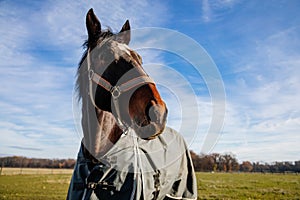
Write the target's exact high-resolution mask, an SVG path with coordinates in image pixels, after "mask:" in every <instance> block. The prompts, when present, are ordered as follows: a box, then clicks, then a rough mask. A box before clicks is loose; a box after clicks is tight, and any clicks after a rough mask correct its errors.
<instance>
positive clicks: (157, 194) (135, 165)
mask: <svg viewBox="0 0 300 200" xmlns="http://www.w3.org/2000/svg"><path fill="white" fill-rule="evenodd" d="M82 148H83V147H82V146H81V148H80V150H79V153H78V158H77V163H76V165H75V168H74V173H73V176H72V180H71V183H70V187H69V191H68V196H67V199H72V200H75V199H85V200H87V199H99V200H127V199H128V200H131V199H132V200H140V199H143V200H161V199H197V181H196V177H195V173H194V168H193V165H192V161H191V157H190V153H189V150H188V148H187V146H186V143H185V141H184V139H183V138H182V136H181V135H180V134H178V133H177V132H176V131H174V130H173V129H171V128H166V129H165V131H164V132H163V133H162V134H161V135H159V136H158V137H157V138H156V139H153V140H143V139H140V138H138V137H136V136H135V134H134V132H133V130H130V131H129V133H128V134H127V135H124V136H122V137H121V138H120V139H119V141H118V142H117V143H116V144H115V145H114V146H113V148H111V149H110V150H109V151H108V152H107V153H106V154H105V155H104V156H103V158H101V160H100V161H101V162H100V163H98V164H95V163H93V162H92V161H91V160H89V159H87V158H85V157H84V155H83V149H82Z"/></svg>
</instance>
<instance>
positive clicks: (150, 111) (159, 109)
mask: <svg viewBox="0 0 300 200" xmlns="http://www.w3.org/2000/svg"><path fill="white" fill-rule="evenodd" d="M146 115H147V118H148V120H149V121H151V122H154V123H159V124H163V123H164V118H165V117H164V116H165V111H164V107H163V106H160V105H158V104H154V103H153V102H151V103H150V104H149V105H148V106H147V108H146Z"/></svg>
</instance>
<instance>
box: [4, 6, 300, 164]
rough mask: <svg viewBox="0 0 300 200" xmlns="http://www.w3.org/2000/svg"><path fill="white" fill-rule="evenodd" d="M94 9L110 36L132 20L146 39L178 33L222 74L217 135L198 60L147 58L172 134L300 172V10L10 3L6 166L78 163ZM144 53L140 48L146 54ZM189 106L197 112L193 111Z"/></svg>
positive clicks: (147, 53)
mask: <svg viewBox="0 0 300 200" xmlns="http://www.w3.org/2000/svg"><path fill="white" fill-rule="evenodd" d="M128 5H130V6H128ZM90 8H93V9H94V12H95V14H96V15H97V16H98V18H99V19H100V21H101V24H102V27H103V28H106V27H110V28H112V29H113V31H114V32H117V31H118V30H119V29H120V28H121V27H122V25H123V24H124V22H125V21H126V20H127V19H129V21H130V25H131V27H132V29H133V30H134V31H136V32H138V31H139V30H141V29H143V28H148V29H149V27H156V28H161V29H165V31H166V32H168V31H174V32H177V33H178V34H181V35H183V36H185V37H186V38H187V39H188V41H194V42H195V43H197V44H198V46H199V48H202V52H204V53H206V55H205V56H206V57H205V58H206V59H211V60H212V61H210V62H211V64H209V65H207V66H212V65H213V64H214V65H215V66H216V71H217V72H218V73H219V75H220V77H221V78H222V79H221V80H220V81H222V84H223V87H224V92H225V95H226V96H225V99H224V101H222V102H221V104H222V103H224V105H225V115H224V117H223V118H222V119H220V121H219V122H220V123H221V122H222V124H221V125H222V127H220V130H219V129H218V128H217V129H218V130H216V132H209V130H210V127H211V126H212V118H213V117H214V113H213V109H214V108H215V107H216V104H215V103H216V102H217V103H218V101H217V100H218V99H217V100H216V99H214V96H213V95H214V92H213V91H212V90H211V87H210V85H209V84H208V83H207V81H206V80H207V79H206V77H205V73H203V71H201V70H200V71H197V68H196V67H195V66H193V63H191V62H189V61H190V60H189V59H187V58H188V57H187V56H186V57H183V56H182V55H180V54H177V55H174V53H173V54H172V52H168V51H162V50H158V49H146V48H144V49H138V50H137V52H138V53H139V54H140V55H141V56H142V58H143V61H144V68H145V69H146V71H147V72H148V73H149V74H150V75H151V77H153V78H154V80H155V81H157V82H159V83H160V85H158V89H159V92H160V93H161V95H162V97H163V99H164V100H165V101H166V102H167V105H168V108H169V111H170V112H169V116H168V124H167V125H168V126H170V127H172V128H174V129H175V130H181V129H182V126H183V128H184V130H186V131H183V132H181V134H182V135H183V136H184V138H185V139H186V141H187V143H188V146H189V149H190V150H193V151H194V152H196V153H197V154H200V153H201V151H205V152H208V153H209V152H211V153H214V152H216V153H221V154H222V153H226V152H231V153H233V154H234V155H236V157H237V159H238V161H240V160H242V161H251V162H254V161H262V162H267V163H269V162H275V161H298V160H300V157H299V156H300V148H299V141H300V135H299V131H300V126H299V125H300V105H299V104H298V102H297V99H300V87H299V86H300V78H299V74H300V71H299V70H300V68H299V65H300V26H299V24H300V13H299V8H300V2H299V1H297V0H290V1H281V2H278V1H266V2H261V1H257V0H256V1H250V2H249V1H245V0H241V1H238V0H226V1H221V0H212V1H208V0H203V1H199V2H197V1H177V2H176V4H174V3H173V1H171V0H167V1H164V2H161V1H157V0H154V1H147V0H145V1H140V2H134V1H132V2H131V0H130V1H129V2H127V3H126V4H123V2H122V1H114V2H112V1H98V0H94V1H90V2H77V1H71V0H67V1H63V2H62V1H43V2H38V1H29V2H24V1H19V0H15V1H1V2H0V13H1V15H0V26H1V35H2V37H1V38H0V45H1V49H0V51H1V54H0V58H1V61H2V62H1V63H0V70H1V72H0V79H1V86H2V87H0V110H1V115H0V136H1V138H2V140H1V142H0V156H1V155H8V156H12V155H17V156H25V157H31V156H32V157H39V158H66V159H67V158H76V156H77V152H78V149H79V146H80V142H81V137H82V135H81V133H79V132H78V127H77V126H78V124H76V123H77V122H76V120H78V119H77V118H76V117H77V116H76V115H77V114H76V109H78V108H76V105H75V103H74V102H73V101H74V81H75V76H76V70H77V67H78V62H79V60H80V58H81V56H82V54H83V51H84V49H83V48H82V44H83V43H84V41H85V39H86V38H87V32H86V28H85V15H86V13H87V11H88V10H89V9H90ZM136 32H134V33H136ZM157 36H159V35H157ZM155 39H156V40H159V39H160V38H158V37H157V38H155ZM164 39H166V37H165V38H164ZM138 42H139V41H138V40H133V41H132V43H131V44H129V46H130V47H132V46H134V47H140V46H139V45H141V44H139V43H138ZM147 42H148V43H147V44H145V45H149V46H151V45H153V44H155V42H157V41H154V40H153V41H152V40H150V39H149V41H147ZM170 46H171V45H170ZM190 51H191V52H189V53H191V54H192V53H193V49H190ZM201 58H204V57H201ZM205 66H206V65H205ZM209 70H211V68H208V69H207V71H209ZM205 72H206V71H205ZM170 74H171V75H170ZM177 80H180V81H177ZM184 81H185V82H184ZM180 97H184V98H183V99H181V98H180ZM186 99H193V100H194V101H195V102H194V104H192V106H190V104H189V103H190V101H186ZM214 100H215V102H214ZM217 107H218V106H217ZM177 108H179V109H177ZM184 109H185V110H184ZM183 111H185V112H187V113H188V116H186V115H184V112H183ZM195 111H198V112H195ZM74 118H75V119H74ZM193 120H194V121H193ZM223 121H224V122H223ZM183 122H184V124H183V125H182V124H181V123H183ZM213 125H214V124H213ZM209 136H211V137H213V139H212V141H211V144H210V143H209V144H208V142H207V141H208V140H206V139H207V138H208V139H209ZM206 145H208V146H209V147H205V146H206Z"/></svg>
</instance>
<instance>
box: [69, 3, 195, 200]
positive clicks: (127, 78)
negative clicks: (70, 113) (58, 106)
mask: <svg viewBox="0 0 300 200" xmlns="http://www.w3.org/2000/svg"><path fill="white" fill-rule="evenodd" d="M86 28H87V33H88V39H87V40H86V42H85V43H84V47H85V48H86V51H85V52H84V54H83V56H82V58H81V60H80V62H79V67H78V71H77V80H76V85H77V91H78V101H81V104H82V108H81V112H82V119H81V126H82V131H83V135H84V136H83V139H82V141H81V145H80V149H79V153H78V157H77V162H76V165H75V168H74V172H73V176H72V179H71V182H70V186H69V190H68V195H67V199H100V200H102V199H103V200H105V199H110V200H113V199H132V200H133V199H136V200H138V199H144V200H147V199H151V200H157V199H196V198H197V187H196V179H195V174H194V169H193V165H192V162H191V157H190V154H189V151H188V149H187V145H186V143H185V141H184V139H183V138H182V136H181V135H180V134H179V133H177V132H176V131H175V130H173V129H171V128H169V127H166V122H167V114H168V109H167V106H166V103H165V102H164V101H163V99H162V97H161V95H160V94H159V92H158V89H157V87H156V84H155V82H154V81H153V80H152V78H151V77H149V75H148V74H147V73H146V72H145V70H144V69H143V67H142V58H141V56H140V55H139V54H138V53H137V52H135V51H134V50H132V49H131V48H130V47H129V46H128V45H129V42H130V39H131V30H130V29H131V28H130V23H129V21H128V20H127V21H126V22H125V24H124V25H123V26H122V28H121V30H120V32H119V33H113V32H112V31H111V30H110V28H108V29H107V30H102V29H101V23H100V21H99V19H98V18H97V16H96V15H95V13H94V11H93V9H92V8H91V9H90V10H89V11H88V12H87V15H86Z"/></svg>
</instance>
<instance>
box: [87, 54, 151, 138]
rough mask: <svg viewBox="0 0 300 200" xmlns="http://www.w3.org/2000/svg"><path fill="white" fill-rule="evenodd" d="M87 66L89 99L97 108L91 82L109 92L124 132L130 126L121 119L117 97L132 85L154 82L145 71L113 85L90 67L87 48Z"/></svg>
mask: <svg viewBox="0 0 300 200" xmlns="http://www.w3.org/2000/svg"><path fill="white" fill-rule="evenodd" d="M87 68H88V76H89V92H88V93H89V96H90V99H91V101H92V103H93V105H94V107H96V108H97V109H99V110H101V109H100V108H98V106H97V105H96V103H95V100H94V97H93V91H92V82H94V83H96V84H97V85H99V86H101V87H102V88H104V89H105V90H106V91H108V92H110V94H111V96H112V100H113V104H114V107H115V110H116V114H117V116H115V117H116V121H117V123H118V125H119V127H120V128H121V129H122V130H123V133H126V132H127V130H128V128H129V127H130V126H129V125H128V124H127V123H125V122H124V121H123V120H122V117H121V113H120V106H119V97H120V95H121V94H122V93H124V92H127V91H129V90H131V89H132V88H134V87H137V86H142V85H145V84H148V83H152V84H155V82H154V81H153V80H152V79H151V78H150V77H149V76H148V75H147V74H146V73H145V74H144V75H141V76H138V77H135V78H133V79H131V80H129V81H127V82H125V83H122V84H120V85H115V86H113V85H112V84H111V83H110V82H109V81H107V80H105V79H104V78H102V77H101V76H100V75H99V74H97V73H96V72H94V70H93V69H91V60H90V49H88V50H87Z"/></svg>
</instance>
